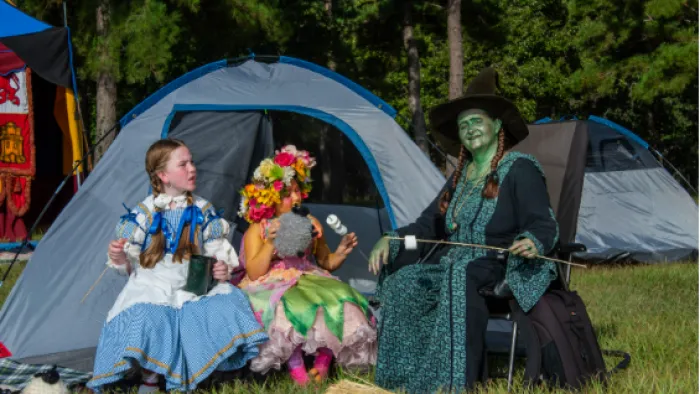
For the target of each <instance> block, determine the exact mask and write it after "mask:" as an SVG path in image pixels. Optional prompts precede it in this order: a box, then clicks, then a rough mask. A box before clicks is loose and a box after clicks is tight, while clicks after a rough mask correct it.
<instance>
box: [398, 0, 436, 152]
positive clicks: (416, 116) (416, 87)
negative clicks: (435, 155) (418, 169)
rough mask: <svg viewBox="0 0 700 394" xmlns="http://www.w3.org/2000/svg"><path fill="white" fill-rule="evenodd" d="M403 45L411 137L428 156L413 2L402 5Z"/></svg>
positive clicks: (406, 0)
mask: <svg viewBox="0 0 700 394" xmlns="http://www.w3.org/2000/svg"><path fill="white" fill-rule="evenodd" d="M403 45H404V48H405V49H406V54H407V58H408V108H409V109H410V111H411V124H412V126H413V135H414V138H415V141H416V144H417V145H418V147H419V148H420V149H421V150H422V151H423V152H425V154H426V155H428V156H429V155H430V150H429V147H428V133H427V127H426V125H425V115H424V114H423V107H422V106H421V99H420V97H421V90H420V57H419V55H418V45H417V43H416V39H415V37H414V32H413V1H410V0H405V1H404V5H403Z"/></svg>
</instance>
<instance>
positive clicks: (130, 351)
mask: <svg viewBox="0 0 700 394" xmlns="http://www.w3.org/2000/svg"><path fill="white" fill-rule="evenodd" d="M194 207H196V209H193V207H190V208H189V212H187V210H188V208H187V207H186V206H182V204H180V205H178V207H176V208H174V209H167V210H165V211H164V212H163V213H162V216H161V218H162V220H160V221H159V222H160V223H161V227H162V228H163V229H164V230H165V231H163V232H164V234H166V252H165V255H164V257H163V259H162V260H161V261H160V262H158V263H157V264H156V266H155V267H154V268H151V269H145V268H141V267H140V266H139V265H138V255H139V254H140V252H141V251H142V250H145V249H146V248H147V247H148V246H149V245H150V233H149V232H152V230H151V229H152V228H153V227H152V225H153V222H154V218H155V221H158V216H157V215H156V214H155V209H154V208H153V197H152V196H151V197H149V198H148V199H146V200H145V201H143V202H142V203H141V204H139V205H138V206H137V207H136V208H135V209H133V210H132V211H131V213H130V214H129V215H125V216H124V217H123V218H122V220H121V221H120V223H119V225H118V226H117V236H118V237H119V238H127V239H128V242H127V245H126V246H125V250H126V252H127V256H128V257H129V260H130V262H131V266H132V267H133V271H132V273H131V275H130V276H129V280H128V282H127V284H126V285H125V286H124V289H123V290H122V292H121V293H120V294H119V296H118V297H117V300H116V302H115V303H114V306H113V307H112V309H111V310H110V311H109V314H108V316H107V321H106V322H105V325H104V327H103V328H102V334H101V336H100V340H99V343H98V345H97V354H96V356H95V366H94V370H93V371H94V372H93V378H92V379H91V380H90V381H89V382H88V384H87V386H88V387H89V388H91V389H93V390H96V391H99V390H100V387H101V386H103V385H106V384H109V383H113V382H116V381H118V380H119V379H121V378H122V377H123V376H124V374H125V373H126V372H127V371H128V370H129V369H130V368H131V367H132V363H133V362H138V364H139V365H140V366H141V367H142V368H145V369H148V370H151V371H154V372H157V373H158V374H161V375H163V376H164V377H165V380H166V388H167V389H168V390H192V389H194V388H195V387H196V386H197V384H198V383H200V382H202V381H203V380H204V379H206V378H207V377H208V376H209V375H210V374H211V373H212V372H213V371H214V370H235V369H239V368H241V367H243V366H244V365H245V364H246V363H247V362H248V360H250V359H252V358H254V357H255V356H257V355H258V346H259V345H260V344H262V343H263V342H265V341H267V339H268V337H267V335H266V334H265V332H264V330H263V328H262V327H261V326H260V324H259V323H258V321H257V320H256V319H255V316H254V315H253V311H252V310H251V308H250V303H249V302H248V299H247V298H246V296H245V295H244V293H243V292H242V291H241V290H239V289H238V288H236V287H234V286H232V285H230V284H228V283H219V284H217V285H216V286H215V287H214V288H212V289H211V290H210V291H209V293H207V294H206V295H204V296H201V297H197V296H195V295H194V294H192V293H189V292H186V291H184V290H182V289H183V287H184V285H185V283H186V279H187V270H188V267H189V262H187V261H183V262H181V263H174V262H173V261H172V256H173V255H172V252H173V250H172V249H174V248H173V246H174V245H177V240H178V234H179V231H181V228H180V222H181V221H182V220H183V217H184V218H186V219H187V220H189V218H191V217H192V216H193V215H192V213H193V212H195V213H196V214H197V215H196V216H198V217H199V224H200V228H202V229H203V230H201V231H200V234H197V236H200V237H201V238H200V239H201V240H202V241H203V245H204V247H203V254H205V255H208V256H214V257H216V258H217V259H218V260H223V261H224V262H226V263H227V264H229V266H230V267H231V268H233V267H235V265H236V264H237V256H236V253H235V251H234V250H233V248H232V247H231V245H230V244H229V243H228V241H227V240H226V234H227V233H228V230H229V228H228V223H226V222H225V220H223V219H221V218H219V217H218V216H217V215H216V213H215V211H214V209H213V208H212V207H211V204H209V203H208V202H207V201H206V200H204V199H201V198H196V199H195V203H194ZM108 264H109V265H111V262H108Z"/></svg>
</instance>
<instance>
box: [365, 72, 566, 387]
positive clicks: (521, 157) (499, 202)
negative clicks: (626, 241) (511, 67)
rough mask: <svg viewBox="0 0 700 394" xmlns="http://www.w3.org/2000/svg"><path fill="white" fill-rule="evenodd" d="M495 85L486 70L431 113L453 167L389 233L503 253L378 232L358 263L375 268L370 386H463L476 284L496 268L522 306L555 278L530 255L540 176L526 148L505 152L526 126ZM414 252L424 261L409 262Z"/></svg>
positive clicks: (539, 244) (476, 353)
mask: <svg viewBox="0 0 700 394" xmlns="http://www.w3.org/2000/svg"><path fill="white" fill-rule="evenodd" d="M496 84H497V74H496V72H495V70H493V69H491V68H487V69H485V70H484V71H482V72H481V73H480V74H479V75H478V76H477V77H476V78H475V79H474V80H473V81H472V83H471V84H470V85H469V87H468V88H467V93H466V94H465V95H464V96H462V97H461V98H459V99H456V100H453V101H451V102H449V103H446V104H443V105H440V106H438V107H436V108H435V109H434V110H433V111H432V112H431V114H430V117H431V123H432V125H433V126H434V128H435V130H436V137H437V138H438V139H439V140H440V141H441V143H442V145H443V146H445V147H446V148H447V149H448V152H449V153H451V154H452V155H455V156H456V155H459V165H458V167H457V168H456V170H455V172H454V174H453V176H452V177H451V179H450V180H449V181H448V182H447V184H446V185H445V187H444V188H443V190H442V191H441V192H440V193H439V194H438V196H437V197H436V199H435V201H433V202H432V203H431V204H430V205H429V206H428V207H427V208H426V209H425V210H424V211H423V213H422V214H421V216H420V217H419V218H418V219H417V220H416V222H415V223H412V224H410V225H408V226H406V227H403V228H400V229H398V230H396V231H395V232H393V233H392V234H390V235H391V236H395V237H404V236H406V235H415V236H416V237H417V238H418V239H431V240H440V239H443V240H448V241H452V242H463V243H471V244H482V245H491V246H496V247H502V248H508V249H509V250H510V253H509V255H508V258H507V261H505V260H504V259H499V258H498V255H497V254H496V253H494V252H491V251H489V250H486V249H479V248H468V247H461V246H452V245H439V247H437V248H436V249H432V246H433V245H432V244H419V248H418V250H417V251H415V252H414V251H409V250H405V248H404V247H403V245H402V244H401V242H400V241H398V240H390V239H387V238H386V237H384V238H382V239H380V240H379V241H378V242H377V244H376V245H375V246H374V249H373V251H372V254H371V256H370V269H372V270H373V271H374V272H375V273H378V272H379V271H380V270H381V273H382V275H381V276H380V289H379V296H380V300H381V301H382V305H383V308H382V323H381V326H380V330H379V350H378V355H377V371H376V383H377V384H378V385H380V386H383V387H386V388H391V389H397V388H404V389H406V390H408V391H409V392H421V393H423V392H429V391H436V390H438V389H446V390H455V391H459V390H463V389H470V388H472V387H473V386H474V383H475V382H476V381H477V380H478V379H479V377H480V376H481V367H482V359H483V354H484V340H485V334H486V325H487V322H488V310H487V308H486V302H485V300H484V298H483V297H482V296H481V295H480V294H479V293H478V290H479V289H480V288H482V287H485V286H491V285H494V284H496V283H497V282H499V281H500V280H502V279H503V278H504V277H505V278H506V280H507V282H508V284H509V286H510V288H511V290H512V292H513V295H514V296H515V299H516V300H517V302H518V303H519V304H520V306H521V307H522V309H523V310H525V311H528V310H529V309H530V308H532V307H533V306H534V305H535V303H536V302H537V300H538V299H539V298H540V296H541V295H542V294H543V293H544V291H545V290H546V288H547V286H548V285H549V282H550V281H551V280H553V279H554V278H556V270H555V266H554V265H553V263H551V262H548V261H545V260H541V259H536V258H535V256H536V255H545V254H547V253H548V252H549V251H550V250H552V248H553V247H554V245H555V244H556V243H557V240H558V226H557V223H556V220H555V219H554V213H553V211H552V209H551V208H550V204H549V197H548V195H547V190H546V186H545V178H544V174H543V172H542V170H541V168H540V166H539V164H538V163H537V161H536V160H535V158H533V157H532V156H528V155H525V154H522V153H518V152H514V151H511V150H510V148H511V147H513V145H515V144H516V143H518V142H519V141H521V140H523V139H524V138H525V137H527V135H528V129H527V126H526V125H525V122H524V121H523V119H522V117H521V116H520V113H519V112H518V109H517V108H516V107H515V105H514V104H512V103H511V102H510V101H508V100H506V99H505V98H502V97H499V96H497V95H495V89H496ZM431 249H432V250H431ZM419 258H423V259H424V260H423V261H424V263H421V264H414V263H415V262H417V261H418V259H419Z"/></svg>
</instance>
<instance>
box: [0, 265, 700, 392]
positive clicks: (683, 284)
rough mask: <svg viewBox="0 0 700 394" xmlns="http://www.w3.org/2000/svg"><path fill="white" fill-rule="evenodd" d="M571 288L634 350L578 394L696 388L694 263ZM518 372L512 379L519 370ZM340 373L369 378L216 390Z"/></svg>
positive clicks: (611, 338) (596, 273)
mask: <svg viewBox="0 0 700 394" xmlns="http://www.w3.org/2000/svg"><path fill="white" fill-rule="evenodd" d="M23 266H24V263H22V265H20V266H18V267H16V268H15V269H13V272H12V274H11V275H10V277H9V278H8V282H7V283H6V284H5V286H3V288H0V304H1V303H2V302H3V301H4V299H5V297H6V295H7V292H8V291H9V289H10V287H11V286H12V284H13V283H14V280H16V278H17V277H18V274H19V273H20V271H21V268H22V267H23ZM4 269H5V267H2V268H0V270H2V271H0V272H3V273H4ZM572 289H573V290H576V291H578V292H579V294H580V295H581V296H582V298H583V300H584V301H585V302H586V305H587V308H588V312H589V314H590V316H591V320H592V321H593V323H594V325H595V327H596V329H597V332H598V337H599V341H600V345H601V347H602V348H604V349H619V350H624V351H627V352H629V353H630V354H631V355H632V362H631V364H630V366H629V368H628V369H627V370H624V371H622V372H620V373H619V374H617V375H615V376H614V377H613V379H612V381H611V384H610V385H609V387H608V388H607V390H603V388H602V387H600V386H591V387H588V388H587V389H586V390H584V391H583V392H584V393H603V392H607V393H615V394H618V393H630V394H631V393H669V394H670V393H697V392H698V265H697V263H690V264H670V265H655V266H627V267H608V268H592V269H588V270H583V269H578V270H574V271H573V273H572ZM0 340H1V338H0ZM606 361H607V363H608V367H612V366H613V365H614V363H616V362H617V360H616V359H612V358H611V359H606ZM496 368H499V369H500V368H502V367H496ZM518 372H519V373H520V374H519V375H518V376H516V380H517V381H516V385H518V384H519V382H520V379H521V377H522V368H519V369H518ZM343 378H345V379H350V380H354V381H357V382H361V381H367V382H371V381H372V376H371V374H360V375H353V374H349V373H347V374H346V373H344V372H343V371H339V372H338V374H337V376H335V377H334V378H333V379H332V380H331V381H329V382H327V383H326V384H324V385H321V386H316V387H309V388H307V389H297V388H296V387H294V386H293V384H292V383H291V381H290V380H289V379H288V378H286V376H285V375H284V374H277V375H275V376H272V377H270V378H268V379H267V380H266V381H264V382H241V381H235V382H233V383H231V384H228V385H226V386H223V387H221V388H220V389H219V390H217V391H216V392H218V393H225V394H239V393H241V394H242V393H260V394H267V393H293V392H298V393H319V392H324V391H325V389H326V388H327V387H328V386H330V385H332V384H333V383H335V382H337V381H338V380H340V379H343ZM516 387H517V386H516ZM516 391H517V390H516ZM521 391H522V390H521ZM347 392H348V393H350V392H351V391H347ZM355 392H358V391H355ZM478 392H480V393H488V394H495V393H506V392H507V391H506V382H505V380H504V379H496V380H493V381H491V382H489V383H488V384H487V385H486V386H485V387H483V388H481V389H480V390H479V391H478ZM534 392H535V393H539V392H541V393H545V392H547V393H555V392H557V391H546V390H544V389H542V390H536V391H534ZM562 392H564V391H562Z"/></svg>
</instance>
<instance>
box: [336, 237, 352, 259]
mask: <svg viewBox="0 0 700 394" xmlns="http://www.w3.org/2000/svg"><path fill="white" fill-rule="evenodd" d="M356 246H357V235H355V233H350V234H345V236H344V237H343V238H342V239H341V240H340V244H339V245H338V249H336V250H335V253H336V254H337V255H340V256H343V257H347V256H348V255H349V254H350V253H351V252H352V250H353V249H354V248H355V247H356Z"/></svg>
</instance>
